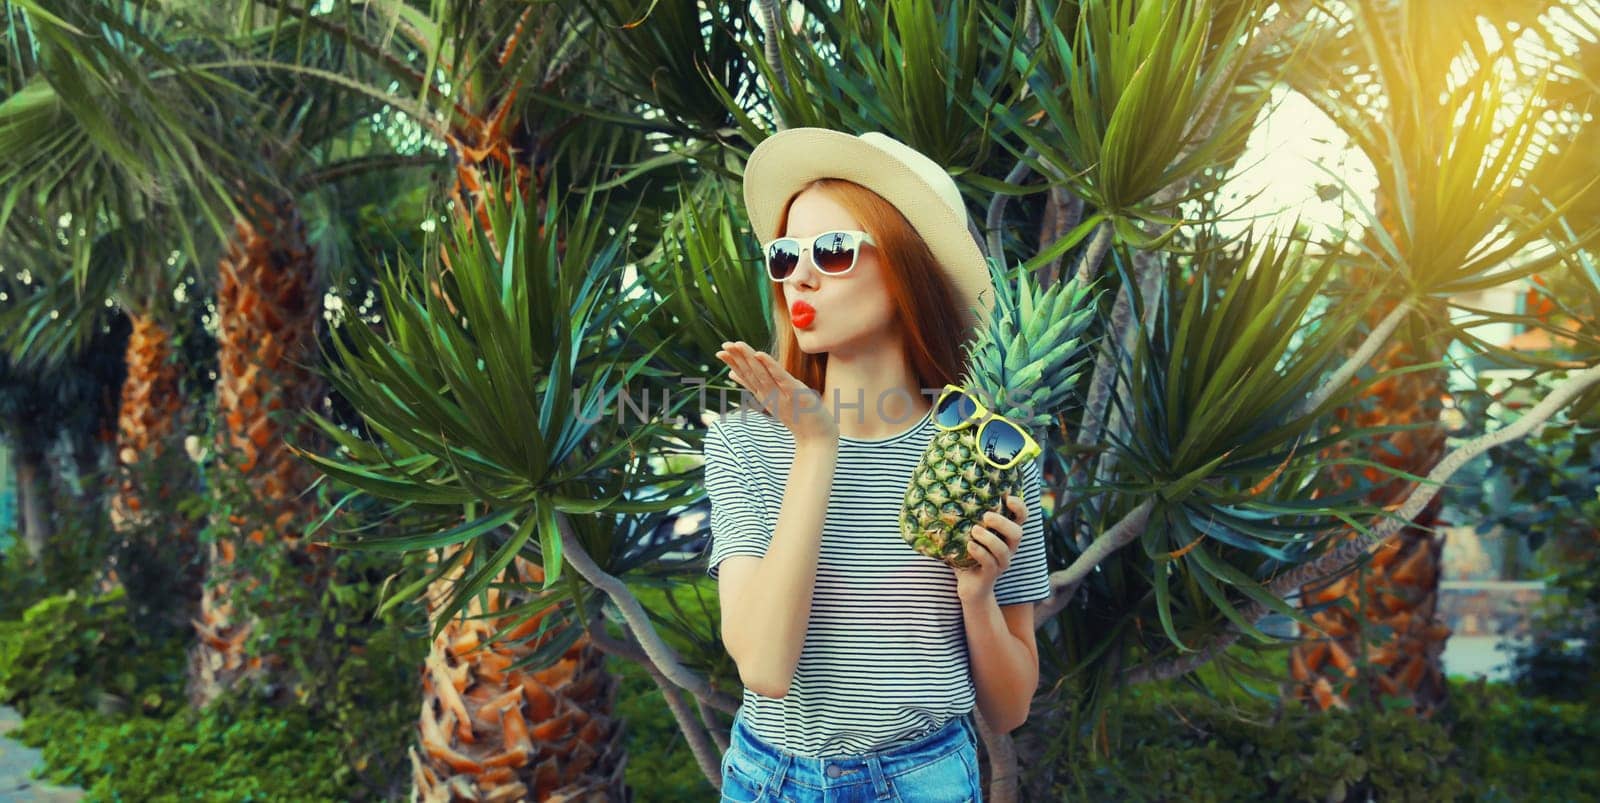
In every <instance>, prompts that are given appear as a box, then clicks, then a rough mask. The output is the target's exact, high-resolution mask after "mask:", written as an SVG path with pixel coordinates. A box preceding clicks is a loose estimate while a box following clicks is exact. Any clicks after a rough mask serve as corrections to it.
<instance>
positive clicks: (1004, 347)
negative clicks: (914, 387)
mask: <svg viewBox="0 0 1600 803" xmlns="http://www.w3.org/2000/svg"><path fill="white" fill-rule="evenodd" d="M988 264H989V274H990V277H991V279H992V280H993V282H994V307H993V308H992V309H991V310H990V311H989V313H988V315H987V317H986V320H985V322H984V325H983V326H981V327H980V328H979V330H978V334H977V336H976V337H975V338H973V340H972V341H971V342H970V343H969V344H968V345H967V348H966V363H967V364H966V373H965V375H964V376H963V378H962V383H963V385H964V386H966V387H968V388H971V389H973V390H974V392H976V393H978V394H979V396H980V398H982V399H983V400H984V402H985V404H988V403H989V402H990V401H991V400H992V401H993V404H992V405H991V409H993V410H994V411H995V412H997V413H999V414H1001V415H1003V416H1005V417H1007V418H1009V419H1011V420H1013V421H1015V422H1017V423H1018V424H1020V425H1022V426H1024V427H1029V428H1033V427H1042V426H1046V425H1048V424H1049V423H1050V422H1051V421H1052V420H1054V418H1055V416H1056V415H1058V414H1060V413H1061V412H1062V410H1063V408H1064V407H1065V406H1066V402H1067V398H1068V394H1069V393H1070V391H1071V389H1072V387H1073V385H1074V384H1075V383H1076V382H1077V379H1078V369H1079V368H1080V367H1081V366H1082V364H1083V360H1084V358H1085V357H1086V355H1087V354H1088V346H1089V345H1090V343H1088V342H1086V341H1085V340H1084V339H1083V338H1082V337H1081V336H1082V335H1083V333H1084V331H1085V330H1086V329H1087V328H1088V326H1089V324H1090V323H1091V322H1092V321H1093V320H1094V312H1095V307H1096V303H1097V300H1098V293H1097V294H1095V295H1094V296H1091V295H1090V291H1091V290H1092V289H1093V286H1094V284H1095V283H1094V282H1087V283H1086V282H1083V281H1081V280H1079V279H1078V278H1077V277H1076V276H1074V277H1073V278H1072V279H1070V280H1068V281H1065V282H1060V283H1057V284H1054V285H1052V286H1050V287H1049V288H1043V287H1040V286H1039V284H1038V283H1037V282H1036V281H1035V279H1034V276H1033V271H1031V270H1029V269H1028V268H1027V267H1026V266H1024V265H1018V266H1017V267H1016V268H1013V269H1010V270H1006V269H1003V268H1001V267H1000V265H999V262H998V261H997V260H994V259H990V260H988Z"/></svg>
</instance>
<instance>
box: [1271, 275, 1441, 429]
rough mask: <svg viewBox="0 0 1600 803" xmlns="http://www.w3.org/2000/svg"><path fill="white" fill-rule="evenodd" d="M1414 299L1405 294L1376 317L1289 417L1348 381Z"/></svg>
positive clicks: (1297, 415)
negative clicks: (1347, 356)
mask: <svg viewBox="0 0 1600 803" xmlns="http://www.w3.org/2000/svg"><path fill="white" fill-rule="evenodd" d="M1415 303H1416V302H1414V301H1413V300H1411V299H1409V298H1408V299H1405V300H1403V301H1401V302H1400V303H1399V304H1396V305H1395V308H1394V309H1392V310H1390V311H1389V314H1388V315H1385V316H1384V317H1383V320H1381V321H1379V322H1378V325H1377V326H1376V327H1374V328H1373V330H1372V331H1371V332H1369V333H1367V339H1366V340H1363V341H1362V342H1361V347H1360V348H1358V349H1356V353H1354V354H1352V355H1350V359H1347V360H1345V361H1344V364H1343V365H1341V366H1339V370H1337V371H1334V372H1333V375H1332V376H1330V377H1328V381H1326V382H1323V383H1322V386H1321V387H1318V388H1317V390H1316V392H1315V393H1312V394H1311V396H1310V397H1308V398H1307V399H1306V400H1305V401H1304V402H1302V403H1301V404H1300V405H1299V406H1297V407H1296V408H1295V409H1294V412H1293V413H1291V414H1290V417H1291V418H1300V417H1302V416H1304V415H1306V414H1307V413H1309V412H1311V411H1312V410H1315V409H1317V407H1319V406H1321V405H1322V403H1323V402H1325V401H1327V400H1328V397H1329V396H1332V395H1333V394H1334V392H1335V391H1337V390H1338V389H1339V388H1342V387H1344V386H1345V385H1346V384H1347V383H1348V382H1349V381H1350V378H1351V377H1353V376H1355V375H1356V372H1357V371H1359V370H1361V366H1363V365H1366V364H1367V362H1368V361H1369V360H1371V359H1372V355H1374V354H1377V353H1378V349H1380V348H1382V347H1383V344H1384V343H1385V342H1387V341H1388V340H1389V336H1390V335H1392V334H1394V330H1395V329H1396V328H1398V327H1399V326H1400V322H1401V321H1402V320H1404V319H1405V316H1406V313H1408V312H1410V311H1411V309H1412V307H1413V306H1414V305H1415Z"/></svg>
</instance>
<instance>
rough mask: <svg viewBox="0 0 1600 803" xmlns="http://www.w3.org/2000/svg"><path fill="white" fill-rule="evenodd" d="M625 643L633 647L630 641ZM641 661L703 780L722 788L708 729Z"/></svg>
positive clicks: (717, 755) (719, 766)
mask: <svg viewBox="0 0 1600 803" xmlns="http://www.w3.org/2000/svg"><path fill="white" fill-rule="evenodd" d="M604 630H605V627H604V625H602V626H601V627H600V628H599V631H600V632H599V633H598V635H600V636H601V637H603V638H604V639H605V640H607V641H610V640H611V638H610V637H609V636H606V635H605V634H604ZM596 635H597V633H596V631H595V630H593V629H591V630H590V631H589V636H590V638H594V637H595V636H596ZM597 641H598V640H597ZM629 641H630V642H631V641H632V639H629ZM626 646H627V647H629V648H632V647H633V644H631V643H630V644H628V645H626ZM640 663H641V664H642V665H643V666H644V669H645V671H646V672H649V673H650V678H651V679H652V680H654V681H655V682H656V688H658V689H660V690H661V696H662V697H665V698H666V700H667V707H668V708H670V709H672V718H673V719H675V720H677V722H678V730H681V731H683V738H685V739H687V740H688V742H689V750H690V752H692V753H694V760H695V763H697V764H699V765H700V772H702V773H704V774H705V776H706V780H708V781H710V782H711V786H712V787H714V788H715V789H716V790H717V791H719V792H720V791H722V754H721V753H720V752H715V751H716V748H714V747H713V746H712V745H711V744H710V742H708V741H707V739H706V734H707V732H708V729H707V728H703V727H701V725H700V723H699V722H696V721H695V716H694V713H693V712H691V711H690V710H689V704H688V703H686V702H684V700H683V694H682V693H681V692H679V691H678V688H677V687H676V686H674V685H672V683H671V682H669V681H668V680H667V678H666V676H665V675H663V674H661V670H659V669H657V668H656V667H655V665H654V664H652V663H650V662H649V661H642V662H640ZM702 711H703V709H702Z"/></svg>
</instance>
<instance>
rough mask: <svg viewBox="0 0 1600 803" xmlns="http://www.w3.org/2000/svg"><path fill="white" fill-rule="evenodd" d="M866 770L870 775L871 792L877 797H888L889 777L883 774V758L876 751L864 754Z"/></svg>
mask: <svg viewBox="0 0 1600 803" xmlns="http://www.w3.org/2000/svg"><path fill="white" fill-rule="evenodd" d="M866 761H867V772H868V773H869V774H871V775H872V792H873V794H875V795H877V796H878V797H879V798H886V797H889V795H890V791H889V779H888V777H886V776H885V775H884V774H883V759H882V758H881V757H880V754H879V753H877V752H873V753H869V754H868V755H867V756H866Z"/></svg>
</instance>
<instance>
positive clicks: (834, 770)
mask: <svg viewBox="0 0 1600 803" xmlns="http://www.w3.org/2000/svg"><path fill="white" fill-rule="evenodd" d="M843 774H844V770H842V769H839V765H838V764H829V765H828V777H829V778H837V777H839V776H840V775H843Z"/></svg>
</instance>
